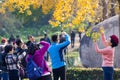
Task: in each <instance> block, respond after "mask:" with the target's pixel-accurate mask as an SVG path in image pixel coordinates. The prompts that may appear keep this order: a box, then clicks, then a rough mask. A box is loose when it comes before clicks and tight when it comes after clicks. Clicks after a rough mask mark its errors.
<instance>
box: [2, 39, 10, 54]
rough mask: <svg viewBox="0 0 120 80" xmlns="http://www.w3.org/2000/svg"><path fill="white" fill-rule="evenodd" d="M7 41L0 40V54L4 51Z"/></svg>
mask: <svg viewBox="0 0 120 80" xmlns="http://www.w3.org/2000/svg"><path fill="white" fill-rule="evenodd" d="M7 43H8V42H7V39H6V38H2V40H1V44H0V53H2V52H3V51H4V47H5V46H6V45H7Z"/></svg>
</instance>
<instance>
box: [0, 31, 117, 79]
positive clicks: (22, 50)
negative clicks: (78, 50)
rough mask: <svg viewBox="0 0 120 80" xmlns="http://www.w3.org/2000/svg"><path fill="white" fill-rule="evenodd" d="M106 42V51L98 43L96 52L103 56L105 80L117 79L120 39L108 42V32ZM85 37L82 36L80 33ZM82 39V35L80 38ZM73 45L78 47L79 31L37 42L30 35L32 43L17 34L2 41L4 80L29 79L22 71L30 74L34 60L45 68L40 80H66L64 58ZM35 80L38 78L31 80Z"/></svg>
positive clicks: (0, 62)
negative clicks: (116, 57)
mask: <svg viewBox="0 0 120 80" xmlns="http://www.w3.org/2000/svg"><path fill="white" fill-rule="evenodd" d="M101 33H102V40H103V43H104V44H105V46H106V48H104V49H99V48H98V45H97V43H96V41H95V50H96V52H97V53H100V54H101V55H102V57H103V64H102V68H103V71H104V72H103V74H104V80H113V78H112V77H113V71H114V69H113V62H114V59H113V57H114V47H116V46H117V45H118V43H119V40H118V38H117V36H115V35H111V36H110V39H109V40H106V38H105V35H104V32H101ZM80 34H81V33H80ZM79 37H80V39H81V36H80V35H79ZM70 43H71V48H74V43H75V32H74V31H72V32H71V34H70V36H69V35H68V34H67V33H66V32H64V31H61V34H60V35H59V36H58V34H53V35H52V36H51V39H50V38H49V37H48V36H47V34H44V37H43V38H41V39H40V41H39V42H36V40H35V38H34V36H32V35H30V36H28V41H27V42H23V40H22V39H21V38H20V36H17V37H16V38H14V36H13V35H11V37H10V38H9V39H8V40H7V39H6V38H2V40H1V45H0V80H22V79H23V78H28V77H27V73H26V72H25V74H24V75H22V76H21V75H20V70H19V68H20V67H22V68H23V70H24V71H26V65H27V64H28V62H29V61H30V59H31V58H32V59H33V61H34V62H35V63H36V65H37V66H38V67H43V70H42V72H43V73H42V76H41V77H39V78H37V79H36V80H52V76H53V80H59V78H60V80H66V62H65V57H64V55H65V54H66V51H67V47H68V45H69V44H70ZM48 54H49V56H50V59H51V68H52V69H51V68H50V67H49V65H48V63H47V61H48V60H49V56H48ZM33 56H34V57H33ZM30 80H34V79H30Z"/></svg>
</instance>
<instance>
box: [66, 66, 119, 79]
mask: <svg viewBox="0 0 120 80" xmlns="http://www.w3.org/2000/svg"><path fill="white" fill-rule="evenodd" d="M67 80H103V71H102V69H101V68H69V69H68V70H67ZM114 80H120V69H115V72H114Z"/></svg>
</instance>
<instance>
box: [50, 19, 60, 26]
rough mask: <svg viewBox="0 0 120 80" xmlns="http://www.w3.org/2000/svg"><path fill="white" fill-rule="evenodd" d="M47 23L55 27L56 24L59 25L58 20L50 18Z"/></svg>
mask: <svg viewBox="0 0 120 80" xmlns="http://www.w3.org/2000/svg"><path fill="white" fill-rule="evenodd" d="M49 24H51V25H53V26H54V27H57V26H59V24H60V22H59V21H56V22H54V21H51V20H50V21H49Z"/></svg>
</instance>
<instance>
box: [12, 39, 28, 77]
mask: <svg viewBox="0 0 120 80" xmlns="http://www.w3.org/2000/svg"><path fill="white" fill-rule="evenodd" d="M16 45H17V47H16V48H15V51H14V54H15V55H17V56H18V55H20V54H22V53H24V52H25V53H26V51H27V46H26V45H25V44H24V42H23V41H22V39H17V40H16ZM25 57H26V55H25V56H24V58H23V59H21V60H20V61H19V64H20V66H21V67H22V68H23V69H24V71H25V68H26V61H25ZM24 77H26V74H25V76H21V78H24Z"/></svg>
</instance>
